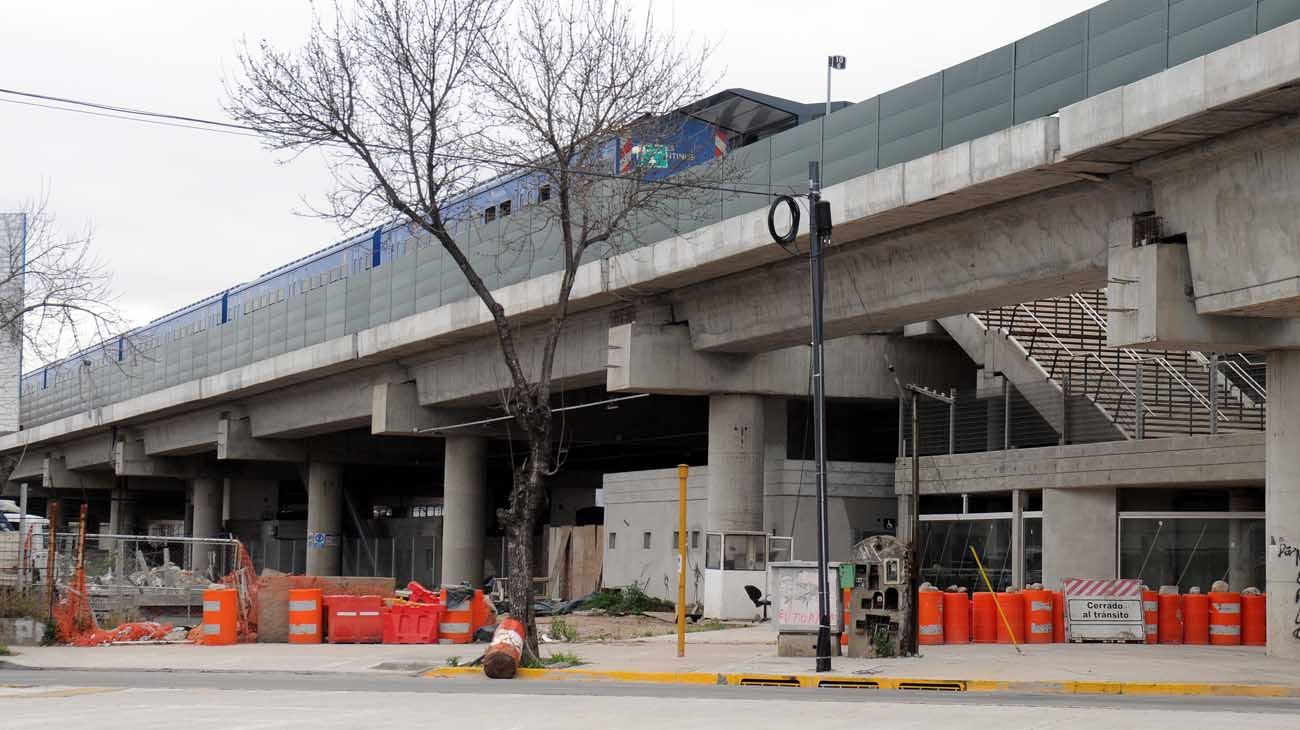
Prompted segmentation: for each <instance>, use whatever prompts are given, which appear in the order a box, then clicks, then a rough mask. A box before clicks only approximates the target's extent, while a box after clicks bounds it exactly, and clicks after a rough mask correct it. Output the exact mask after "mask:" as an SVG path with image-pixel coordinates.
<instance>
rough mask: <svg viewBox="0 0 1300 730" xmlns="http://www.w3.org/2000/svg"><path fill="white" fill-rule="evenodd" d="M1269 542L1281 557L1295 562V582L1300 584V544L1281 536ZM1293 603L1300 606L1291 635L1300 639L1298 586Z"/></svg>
mask: <svg viewBox="0 0 1300 730" xmlns="http://www.w3.org/2000/svg"><path fill="white" fill-rule="evenodd" d="M1269 543H1270V544H1271V546H1272V547H1273V548H1274V549H1276V550H1277V556H1278V557H1279V558H1291V559H1292V560H1293V561H1294V562H1295V567H1296V576H1295V582H1296V585H1300V546H1297V545H1291V544H1288V543H1287V541H1286V539H1285V538H1281V537H1275V538H1272V539H1271V540H1269ZM1292 603H1293V604H1295V605H1296V606H1297V607H1298V608H1297V609H1296V614H1295V619H1294V620H1293V621H1292V625H1293V626H1294V627H1295V628H1294V629H1292V631H1291V637H1292V638H1294V639H1296V640H1297V641H1300V588H1296V591H1295V596H1294V598H1293V599H1292Z"/></svg>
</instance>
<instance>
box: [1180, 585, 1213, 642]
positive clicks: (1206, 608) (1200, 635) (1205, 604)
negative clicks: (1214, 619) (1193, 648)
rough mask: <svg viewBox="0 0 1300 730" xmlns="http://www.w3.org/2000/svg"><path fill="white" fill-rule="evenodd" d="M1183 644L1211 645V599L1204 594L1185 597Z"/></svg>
mask: <svg viewBox="0 0 1300 730" xmlns="http://www.w3.org/2000/svg"><path fill="white" fill-rule="evenodd" d="M1183 643H1184V644H1208V643H1210V597H1209V596H1207V595H1205V594H1204V593H1187V594H1185V595H1184V596H1183Z"/></svg>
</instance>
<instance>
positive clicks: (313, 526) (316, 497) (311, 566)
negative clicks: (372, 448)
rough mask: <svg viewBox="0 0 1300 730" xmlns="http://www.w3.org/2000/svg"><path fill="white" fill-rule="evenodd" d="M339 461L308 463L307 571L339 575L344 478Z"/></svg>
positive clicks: (313, 573)
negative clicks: (335, 462)
mask: <svg viewBox="0 0 1300 730" xmlns="http://www.w3.org/2000/svg"><path fill="white" fill-rule="evenodd" d="M341 472H342V470H341V469H340V468H339V465H338V464H329V463H322V462H317V461H313V462H311V463H310V464H308V465H307V566H306V568H307V570H306V572H307V575H338V574H339V571H340V570H342V567H343V564H342V558H343V555H342V552H341V550H340V547H339V541H340V537H341V533H342V531H343V480H342V478H341V477H342V474H341Z"/></svg>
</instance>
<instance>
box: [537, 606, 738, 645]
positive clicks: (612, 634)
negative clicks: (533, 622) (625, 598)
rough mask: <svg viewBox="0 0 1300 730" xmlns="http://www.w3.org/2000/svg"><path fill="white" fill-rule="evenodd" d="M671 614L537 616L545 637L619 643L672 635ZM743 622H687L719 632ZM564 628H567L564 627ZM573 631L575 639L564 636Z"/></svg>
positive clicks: (689, 625)
mask: <svg viewBox="0 0 1300 730" xmlns="http://www.w3.org/2000/svg"><path fill="white" fill-rule="evenodd" d="M556 620H559V621H560V622H561V624H562V626H560V627H557V630H555V631H552V626H551V625H552V623H553V622H555V621H556ZM673 621H674V618H673V615H672V614H671V613H654V614H637V615H632V616H608V615H605V614H603V613H596V612H591V611H578V612H576V613H571V614H567V615H564V616H538V617H537V630H538V631H540V632H541V633H542V634H543V635H552V636H554V637H555V638H557V639H559V640H561V641H578V642H583V641H620V640H626V639H644V638H646V637H650V636H659V635H661V634H671V633H674V632H675V631H677V625H676V624H675V623H673ZM746 625H747V624H743V623H723V622H721V621H709V620H706V619H701V620H700V621H699V622H697V623H689V622H688V623H687V624H686V631H687V632H688V633H694V632H697V631H717V630H719V629H734V628H740V627H742V626H746ZM564 627H567V629H566V628H564ZM570 631H572V632H574V633H573V634H572V636H573V637H574V638H567V637H566V636H565V634H569V632H570Z"/></svg>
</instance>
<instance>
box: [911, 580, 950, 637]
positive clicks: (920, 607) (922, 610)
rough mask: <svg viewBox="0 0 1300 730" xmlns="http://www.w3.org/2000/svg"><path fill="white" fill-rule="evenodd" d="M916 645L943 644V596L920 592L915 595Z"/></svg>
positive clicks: (935, 592) (935, 593)
mask: <svg viewBox="0 0 1300 730" xmlns="http://www.w3.org/2000/svg"><path fill="white" fill-rule="evenodd" d="M916 601H917V606H916V608H917V611H916V616H917V631H916V643H918V644H921V645H924V646H933V645H935V644H942V643H943V594H942V593H940V592H939V591H921V592H919V593H917V594H916Z"/></svg>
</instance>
